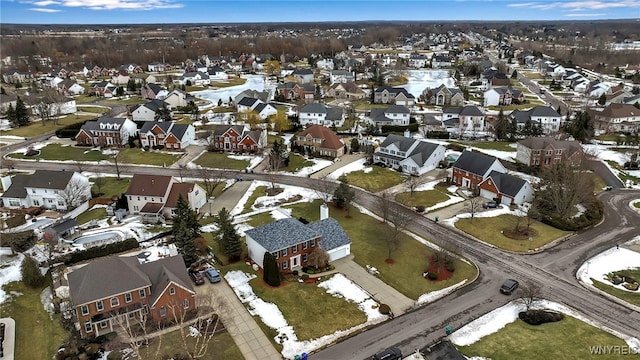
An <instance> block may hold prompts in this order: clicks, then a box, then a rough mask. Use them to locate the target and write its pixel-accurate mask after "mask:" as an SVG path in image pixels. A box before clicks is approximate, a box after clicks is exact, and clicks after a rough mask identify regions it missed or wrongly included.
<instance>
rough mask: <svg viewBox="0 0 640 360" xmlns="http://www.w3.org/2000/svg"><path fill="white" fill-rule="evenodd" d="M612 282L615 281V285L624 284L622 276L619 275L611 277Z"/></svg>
mask: <svg viewBox="0 0 640 360" xmlns="http://www.w3.org/2000/svg"><path fill="white" fill-rule="evenodd" d="M611 282H612V283H613V285H620V284H622V278H621V277H620V276H618V275H615V276H614V277H612V278H611Z"/></svg>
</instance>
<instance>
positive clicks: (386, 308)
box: [378, 304, 391, 315]
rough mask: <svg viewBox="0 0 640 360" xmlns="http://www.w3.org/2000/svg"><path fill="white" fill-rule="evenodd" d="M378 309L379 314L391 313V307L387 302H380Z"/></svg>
mask: <svg viewBox="0 0 640 360" xmlns="http://www.w3.org/2000/svg"><path fill="white" fill-rule="evenodd" d="M378 311H380V314H383V315H389V313H391V308H390V307H389V305H387V304H380V307H379V308H378Z"/></svg>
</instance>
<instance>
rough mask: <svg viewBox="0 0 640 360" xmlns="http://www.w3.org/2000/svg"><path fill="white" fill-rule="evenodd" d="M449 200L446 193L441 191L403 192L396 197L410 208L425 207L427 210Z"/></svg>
mask: <svg viewBox="0 0 640 360" xmlns="http://www.w3.org/2000/svg"><path fill="white" fill-rule="evenodd" d="M447 200H449V196H448V195H447V194H446V192H444V193H443V192H442V191H440V190H426V191H414V192H413V196H411V192H403V193H399V194H397V195H396V201H397V202H399V203H401V204H404V205H406V206H409V207H415V206H424V207H425V208H428V207H431V206H434V205H435V204H439V203H441V202H444V201H447Z"/></svg>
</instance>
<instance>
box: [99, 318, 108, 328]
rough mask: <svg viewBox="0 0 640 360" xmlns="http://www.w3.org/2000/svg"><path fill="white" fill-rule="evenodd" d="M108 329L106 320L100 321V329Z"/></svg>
mask: <svg viewBox="0 0 640 360" xmlns="http://www.w3.org/2000/svg"><path fill="white" fill-rule="evenodd" d="M106 327H107V322H106V321H105V320H103V321H100V329H104V328H106Z"/></svg>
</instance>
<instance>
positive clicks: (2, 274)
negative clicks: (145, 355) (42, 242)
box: [0, 248, 24, 304]
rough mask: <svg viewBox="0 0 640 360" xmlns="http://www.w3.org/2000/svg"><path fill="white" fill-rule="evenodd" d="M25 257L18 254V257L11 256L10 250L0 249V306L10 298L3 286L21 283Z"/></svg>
mask: <svg viewBox="0 0 640 360" xmlns="http://www.w3.org/2000/svg"><path fill="white" fill-rule="evenodd" d="M23 259H24V255H23V254H20V253H18V254H17V255H15V256H13V255H11V249H10V248H0V264H2V268H1V269H0V304H2V303H3V302H5V300H7V298H8V296H9V295H8V294H7V293H6V292H5V291H4V290H3V289H2V286H3V285H5V284H8V283H10V282H12V281H20V280H21V279H22V274H21V273H20V265H21V264H22V260H23Z"/></svg>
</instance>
